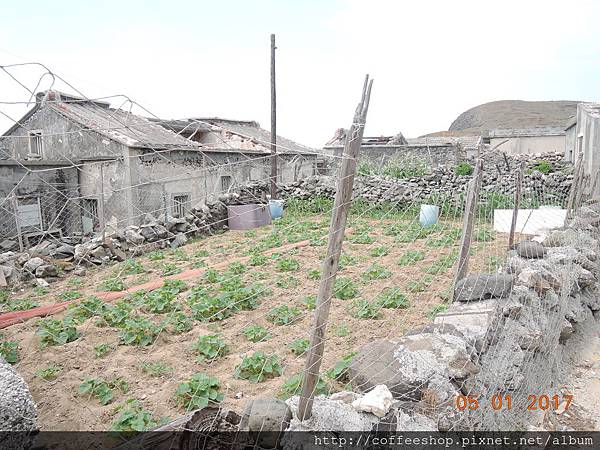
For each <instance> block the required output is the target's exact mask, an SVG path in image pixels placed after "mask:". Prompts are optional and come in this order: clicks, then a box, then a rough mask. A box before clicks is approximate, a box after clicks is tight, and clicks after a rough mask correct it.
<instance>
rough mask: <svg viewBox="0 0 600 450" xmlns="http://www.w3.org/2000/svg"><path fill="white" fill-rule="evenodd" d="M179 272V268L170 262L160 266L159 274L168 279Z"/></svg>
mask: <svg viewBox="0 0 600 450" xmlns="http://www.w3.org/2000/svg"><path fill="white" fill-rule="evenodd" d="M180 272H181V268H180V267H179V266H178V265H177V264H175V263H172V262H166V263H162V264H161V265H160V273H161V275H162V276H163V277H168V276H171V275H175V274H178V273H180Z"/></svg>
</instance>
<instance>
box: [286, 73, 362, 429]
mask: <svg viewBox="0 0 600 450" xmlns="http://www.w3.org/2000/svg"><path fill="white" fill-rule="evenodd" d="M372 85H373V80H371V81H369V76H368V75H367V76H366V78H365V83H364V86H363V92H362V98H361V101H360V103H359V104H358V107H357V108H356V112H355V114H354V120H353V122H352V126H351V127H350V130H349V131H348V135H347V136H346V144H345V146H344V157H343V162H342V167H341V170H340V177H339V179H338V183H337V191H336V193H335V201H334V204H333V212H332V216H331V223H330V225H329V238H328V242H327V256H326V257H325V260H324V261H323V269H322V272H321V282H320V285H319V294H318V296H317V303H316V308H315V313H314V316H313V324H312V329H311V335H310V348H309V352H308V356H307V358H306V365H305V368H304V379H303V382H302V393H301V394H300V403H299V406H298V418H299V419H300V420H305V419H308V418H309V417H310V416H311V414H312V406H313V396H314V391H315V386H316V384H317V381H318V379H319V370H320V368H321V361H322V359H323V349H324V347H325V330H326V328H327V319H328V317H329V307H330V305H331V296H332V294H333V287H334V283H335V277H336V274H337V270H338V264H339V259H340V253H341V250H342V241H343V240H344V231H345V228H346V219H347V217H348V210H349V207H350V203H351V201H352V187H353V185H354V176H355V174H356V160H357V157H358V153H359V150H360V146H361V144H362V137H363V132H364V128H365V122H366V119H367V110H368V109H369V99H370V97H371V87H372Z"/></svg>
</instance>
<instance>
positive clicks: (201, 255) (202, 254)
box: [194, 248, 210, 258]
mask: <svg viewBox="0 0 600 450" xmlns="http://www.w3.org/2000/svg"><path fill="white" fill-rule="evenodd" d="M208 256H210V252H209V251H208V250H206V249H205V248H201V249H200V250H196V251H195V252H194V257H195V258H206V257H208Z"/></svg>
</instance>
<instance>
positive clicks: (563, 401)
mask: <svg viewBox="0 0 600 450" xmlns="http://www.w3.org/2000/svg"><path fill="white" fill-rule="evenodd" d="M572 400H573V396H572V395H571V394H562V395H545V394H543V395H534V394H530V395H528V396H527V406H526V409H527V411H539V410H542V411H546V410H549V409H550V410H558V409H559V408H560V409H562V410H563V411H566V410H567V409H568V408H569V406H570V405H571V402H572ZM519 404H520V407H524V406H525V405H524V404H523V405H521V403H520V402H519ZM455 406H456V409H458V410H459V411H465V410H469V411H475V410H477V409H479V408H480V407H481V406H483V405H482V402H481V401H480V400H478V399H477V398H476V397H475V396H472V395H458V396H457V397H456V400H455ZM489 406H491V408H492V410H494V411H509V410H511V409H513V399H512V396H511V395H510V394H505V395H500V394H496V395H493V396H492V397H491V398H490V405H489Z"/></svg>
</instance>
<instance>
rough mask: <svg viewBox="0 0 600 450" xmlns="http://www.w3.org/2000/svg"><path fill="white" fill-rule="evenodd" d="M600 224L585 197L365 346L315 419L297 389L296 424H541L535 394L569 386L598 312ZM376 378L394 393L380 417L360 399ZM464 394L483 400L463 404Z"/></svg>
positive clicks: (411, 427) (365, 427) (598, 211)
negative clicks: (418, 318)
mask: <svg viewBox="0 0 600 450" xmlns="http://www.w3.org/2000/svg"><path fill="white" fill-rule="evenodd" d="M599 226H600V205H599V204H595V205H592V206H589V207H582V208H581V209H580V210H579V211H578V214H577V216H576V217H575V219H574V220H573V221H572V222H571V223H570V225H569V226H568V227H567V228H564V229H561V230H556V231H554V232H552V233H551V234H550V235H548V236H546V237H545V238H543V239H540V240H542V243H539V242H537V241H523V242H521V243H519V244H518V245H517V246H516V248H515V250H512V251H511V252H510V254H509V258H508V261H507V263H506V265H505V267H504V268H503V269H501V273H498V274H488V275H482V274H473V275H470V276H468V277H467V278H465V279H463V280H461V282H459V283H458V284H457V285H456V286H455V291H454V299H455V301H454V303H452V304H451V306H450V307H449V308H448V310H447V311H446V312H445V313H443V314H438V315H437V316H436V318H435V320H434V322H433V323H430V324H428V325H424V326H420V327H418V328H415V329H413V330H410V331H409V332H407V333H405V334H404V335H403V336H400V337H397V338H395V339H393V338H392V339H389V340H378V341H374V342H371V343H369V344H367V345H366V346H364V347H363V348H361V349H358V354H357V356H356V357H355V358H354V359H353V361H352V362H351V364H350V367H349V379H350V382H351V385H352V388H353V391H354V392H353V393H346V394H343V395H342V394H334V395H332V396H331V397H317V398H316V399H315V406H314V410H313V417H312V418H311V419H310V420H309V421H308V422H300V421H299V420H298V418H297V403H298V398H297V397H294V398H292V399H290V400H289V401H288V404H289V406H290V408H291V410H292V413H293V418H292V420H291V425H290V428H288V429H290V430H311V429H312V430H327V429H329V427H330V426H333V425H336V426H337V427H338V428H336V429H337V430H340V429H341V430H346V431H358V430H357V428H356V427H357V426H358V427H359V430H361V431H371V430H385V431H396V430H397V431H422V430H429V431H447V430H465V431H466V430H469V431H472V430H506V431H508V430H528V429H530V430H536V429H537V430H539V429H541V428H540V427H542V426H543V423H542V420H543V418H544V414H542V415H540V414H535V413H534V412H532V411H529V410H528V409H527V407H528V405H529V403H530V399H529V398H528V397H529V395H531V394H534V395H538V396H540V395H543V394H546V395H548V396H552V395H553V394H561V391H560V386H557V383H556V381H557V378H558V374H559V372H560V370H561V365H562V364H564V363H565V361H566V359H567V358H565V359H563V355H569V347H568V346H569V339H570V338H571V337H572V336H573V335H574V334H575V333H578V330H579V329H580V327H582V325H583V324H584V323H588V322H590V321H591V322H595V323H597V321H598V320H599V319H600V284H599V280H600V259H599V258H598V254H599V250H600V228H599ZM569 357H570V358H572V357H573V355H570V356H569ZM381 386H385V389H384V388H382V387H381ZM376 387H377V389H378V390H379V391H382V390H383V391H384V392H386V390H389V393H390V394H391V395H392V396H393V401H389V402H387V403H386V402H379V404H380V405H383V406H385V405H387V407H386V408H385V412H386V414H385V416H383V417H380V418H378V417H376V416H375V415H373V414H371V413H365V412H361V409H360V408H357V405H359V404H360V403H357V400H358V399H360V398H363V399H367V398H368V396H369V395H370V393H371V392H374V391H375V388H376ZM459 396H464V397H462V398H470V399H476V400H477V402H478V407H477V408H476V409H474V410H473V411H470V410H469V408H467V409H465V410H464V411H460V410H459V409H458V408H457V406H456V405H457V404H456V398H457V397H459ZM467 396H469V397H467ZM494 396H502V398H503V399H504V402H505V403H504V405H505V406H504V408H500V409H499V410H494V408H493V407H492V399H493V398H494ZM506 396H510V397H511V400H512V408H511V409H510V410H509V409H508V408H507V406H506ZM496 401H497V398H496ZM374 404H377V402H375V403H374ZM496 405H497V403H496ZM363 411H364V410H363ZM377 411H378V412H379V413H381V411H380V410H377ZM542 412H543V411H542ZM380 415H381V414H380ZM348 417H351V418H352V420H351V421H346V422H345V418H348ZM344 423H348V424H349V425H348V428H347V427H345V425H344ZM350 427H352V428H350Z"/></svg>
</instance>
